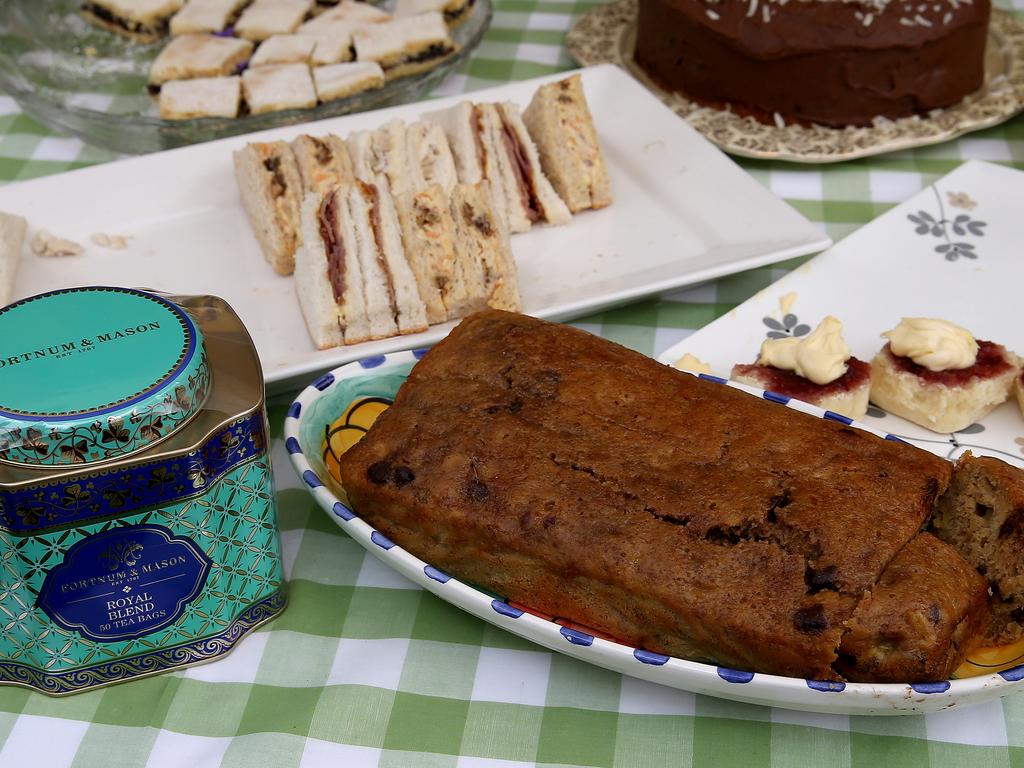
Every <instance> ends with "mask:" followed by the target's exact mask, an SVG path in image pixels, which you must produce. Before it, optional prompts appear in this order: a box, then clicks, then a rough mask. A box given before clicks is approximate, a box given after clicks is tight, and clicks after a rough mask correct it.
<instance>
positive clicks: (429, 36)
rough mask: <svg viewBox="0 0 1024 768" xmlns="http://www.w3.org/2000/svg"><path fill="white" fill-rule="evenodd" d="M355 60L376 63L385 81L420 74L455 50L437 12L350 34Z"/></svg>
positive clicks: (407, 17) (386, 23)
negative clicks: (382, 72) (381, 70)
mask: <svg viewBox="0 0 1024 768" xmlns="http://www.w3.org/2000/svg"><path fill="white" fill-rule="evenodd" d="M352 42H353V45H354V46H355V50H356V59H357V60H358V61H376V62H377V63H378V64H380V66H381V68H382V69H383V70H384V75H385V77H386V78H387V79H389V80H390V79H393V78H396V77H402V76H404V75H411V74H413V73H415V72H422V71H423V70H426V69H430V68H431V67H434V66H436V65H437V63H438V61H440V60H441V59H444V58H446V57H447V56H449V55H451V53H452V52H454V51H455V48H456V45H455V42H454V41H453V40H452V38H451V35H450V34H449V32H448V27H447V25H445V23H444V19H443V18H442V17H441V14H439V13H423V14H419V15H418V16H406V17H404V18H401V19H395V20H393V21H388V22H383V23H380V24H372V25H366V26H364V27H361V28H360V29H357V30H356V31H355V32H354V33H353V34H352Z"/></svg>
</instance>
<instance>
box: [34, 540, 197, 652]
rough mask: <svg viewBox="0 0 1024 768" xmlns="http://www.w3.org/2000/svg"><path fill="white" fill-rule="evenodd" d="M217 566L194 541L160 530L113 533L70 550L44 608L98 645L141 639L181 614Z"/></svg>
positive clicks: (45, 591) (48, 584) (49, 582)
mask: <svg viewBox="0 0 1024 768" xmlns="http://www.w3.org/2000/svg"><path fill="white" fill-rule="evenodd" d="M211 565H212V563H211V561H210V558H208V557H207V556H206V553H204V552H203V551H202V550H201V549H200V548H199V547H198V546H196V544H195V542H193V541H192V540H191V539H187V538H183V537H180V536H175V535H174V534H173V533H172V532H171V531H170V530H168V529H167V528H164V527H163V526H161V525H129V526H124V527H121V528H113V529H111V530H108V531H104V532H103V533H98V534H96V535H95V536H90V537H89V538H87V539H83V540H82V541H79V542H78V543H77V544H75V545H74V546H72V547H71V548H70V549H69V550H68V551H67V554H66V555H65V556H64V562H62V563H61V564H60V565H58V566H55V567H54V568H53V570H51V571H50V572H49V573H48V574H47V575H46V579H45V580H44V581H43V586H42V589H40V590H39V607H40V608H42V609H43V611H45V612H46V615H47V616H49V617H50V618H51V619H52V620H53V621H54V622H55V623H56V624H58V625H60V626H61V627H63V628H64V629H68V630H72V631H75V632H78V633H79V634H81V635H82V637H85V638H87V639H89V640H93V641H95V642H112V641H115V640H128V639H131V638H135V637H141V636H142V635H148V634H149V633H150V632H155V631H157V630H158V629H161V628H163V627H166V626H167V625H168V624H171V623H173V622H174V621H175V620H176V619H177V618H178V617H179V616H181V614H182V612H183V611H184V610H185V606H187V605H188V604H189V603H190V602H191V601H192V600H194V599H195V598H196V597H197V596H198V595H199V593H200V591H201V590H202V588H203V585H204V584H206V577H207V575H208V574H209V573H210V567H211Z"/></svg>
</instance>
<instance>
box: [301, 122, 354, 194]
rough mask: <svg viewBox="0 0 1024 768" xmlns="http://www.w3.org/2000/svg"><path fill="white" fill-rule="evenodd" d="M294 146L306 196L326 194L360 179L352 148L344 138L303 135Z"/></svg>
mask: <svg viewBox="0 0 1024 768" xmlns="http://www.w3.org/2000/svg"><path fill="white" fill-rule="evenodd" d="M291 146H292V153H293V154H294V155H295V163H296V165H297V166H298V169H299V177H300V178H301V179H302V189H303V192H304V193H309V192H318V193H324V192H326V191H327V190H329V189H332V188H333V187H336V186H338V185H339V184H351V183H352V182H353V181H355V180H356V177H355V172H354V171H353V170H352V160H351V159H350V158H349V156H348V147H347V146H345V142H344V141H343V140H342V139H341V138H340V137H338V136H332V135H327V136H306V135H302V136H299V137H298V138H296V139H294V140H293V141H292V145H291Z"/></svg>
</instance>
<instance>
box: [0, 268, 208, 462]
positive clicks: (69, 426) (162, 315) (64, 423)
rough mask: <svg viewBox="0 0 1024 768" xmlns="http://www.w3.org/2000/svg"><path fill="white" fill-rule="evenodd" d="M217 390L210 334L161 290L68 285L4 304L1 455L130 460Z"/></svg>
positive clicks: (0, 319)
mask: <svg viewBox="0 0 1024 768" xmlns="http://www.w3.org/2000/svg"><path fill="white" fill-rule="evenodd" d="M209 389H210V369H209V365H208V362H207V359H206V352H205V348H204V345H203V336H202V333H201V332H200V330H199V328H198V327H197V326H196V324H195V323H194V322H193V321H192V318H191V317H189V315H188V314H187V313H186V312H185V311H184V310H182V309H181V307H179V306H177V305H176V304H173V303H172V302H170V301H167V300H166V299H164V298H162V297H161V296H158V295H156V294H153V293H146V292H144V291H138V290H133V289H129V288H110V287H104V286H90V287H85V288H69V289H66V290H59V291H51V292H50V293H44V294H40V295H39V296H33V297H32V298H28V299H24V300H22V301H19V302H16V303H14V304H11V305H9V306H7V307H4V308H3V309H0V461H3V462H8V463H13V464H19V465H37V466H58V465H65V464H91V463H96V462H101V461H108V460H110V459H118V458H122V457H124V456H127V455H129V454H132V453H135V452H137V451H141V450H144V449H146V448H148V447H150V446H151V445H153V444H154V443H157V442H159V441H160V440H163V439H164V438H165V437H168V436H169V435H171V434H173V433H174V432H175V431H177V429H178V428H179V427H181V426H183V425H184V424H185V422H187V421H188V420H189V419H190V418H192V416H194V415H195V414H196V413H197V412H198V411H199V409H200V408H201V407H202V405H203V402H204V401H205V400H206V396H207V394H208V393H209Z"/></svg>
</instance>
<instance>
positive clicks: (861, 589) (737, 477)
mask: <svg viewBox="0 0 1024 768" xmlns="http://www.w3.org/2000/svg"><path fill="white" fill-rule="evenodd" d="M950 472H951V467H950V465H949V464H948V462H945V461H943V460H942V459H940V458H938V457H935V456H932V455H931V454H928V453H926V452H924V451H920V450H918V449H915V448H912V447H910V446H908V445H905V444H901V443H896V442H892V441H886V440H881V439H879V438H876V437H874V436H872V435H870V434H868V433H865V432H862V431H860V430H857V429H852V428H850V427H847V426H846V425H844V424H841V423H837V422H833V421H826V420H822V419H818V418H815V417H812V416H808V415H806V414H802V413H799V412H797V411H794V410H791V409H788V408H784V407H780V406H778V405H774V404H771V403H767V402H765V401H763V400H761V399H759V398H756V397H751V396H750V395H747V394H745V393H743V392H740V391H737V390H734V389H731V388H727V387H724V386H721V385H719V384H715V383H712V382H707V381H703V380H699V379H697V378H695V377H693V376H690V375H688V374H685V373H681V372H679V371H675V370H673V369H671V368H669V367H667V366H662V365H660V364H658V363H656V362H655V361H653V360H651V359H649V358H647V357H644V356H643V355H640V354H637V353H635V352H632V351H630V350H627V349H625V348H623V347H620V346H618V345H615V344H612V343H610V342H607V341H604V340H602V339H599V338H597V337H594V336H591V335H589V334H586V333H584V332H582V331H578V330H576V329H573V328H571V327H567V326H562V325H556V324H551V323H546V322H543V321H540V320H535V319H533V318H529V317H525V316H521V315H515V314H509V313H504V312H484V313H480V314H477V315H474V316H472V317H471V318H469V319H467V320H465V321H463V323H462V324H461V325H460V326H459V327H458V328H456V329H455V330H454V331H453V332H452V334H451V335H450V336H449V337H448V338H447V339H445V340H444V341H442V342H441V343H440V344H438V345H437V346H436V347H435V348H434V349H433V350H432V351H431V352H429V353H428V354H427V355H426V357H425V358H424V359H423V360H421V361H420V362H419V364H418V365H417V366H416V367H415V368H414V369H413V371H412V373H411V374H410V376H409V378H408V380H407V381H406V383H405V384H404V385H403V386H402V388H401V390H400V391H399V393H398V395H397V398H396V400H395V403H394V405H393V406H392V407H391V408H389V409H388V410H387V411H385V412H384V414H383V415H382V416H381V417H380V418H379V419H378V420H377V422H376V423H375V424H374V426H373V427H372V428H371V429H370V431H369V433H368V434H367V435H366V437H365V438H364V439H363V440H362V441H360V442H359V443H358V444H357V445H356V446H355V447H354V448H352V449H351V450H350V451H349V452H348V453H347V454H346V455H345V460H344V461H343V462H342V468H341V474H342V482H343V485H344V487H345V489H346V492H347V494H348V496H349V500H350V501H351V502H352V505H353V506H354V507H355V509H356V511H357V512H358V513H359V514H360V515H362V516H363V517H364V518H365V519H366V520H367V521H368V522H369V523H370V524H372V525H374V526H376V527H378V528H379V529H380V530H382V531H383V532H384V533H385V534H386V535H387V536H389V537H390V538H391V539H393V540H394V541H396V542H397V543H398V544H399V545H401V546H403V547H405V548H407V549H408V550H409V551H410V552H413V553H414V554H416V555H417V556H419V557H421V558H423V559H424V560H426V561H427V562H430V563H432V564H434V565H436V566H438V567H440V568H443V569H445V570H446V571H448V572H450V573H452V574H454V575H456V576H458V577H460V578H462V579H465V580H468V581H471V582H475V583H478V584H480V585H482V586H486V587H488V588H489V589H491V590H493V591H495V592H498V593H500V594H502V595H506V596H507V597H508V598H509V599H511V600H513V601H516V602H520V603H523V604H525V605H528V606H530V607H532V608H534V609H536V610H538V611H541V612H543V613H546V614H550V615H553V616H559V617H564V618H568V619H572V620H574V621H576V622H579V623H581V624H585V625H588V626H591V627H594V628H595V629H598V630H601V631H603V632H605V633H607V634H610V635H612V636H614V637H617V638H619V639H621V640H623V641H624V642H627V643H629V644H631V645H635V646H638V647H643V648H647V649H650V650H654V651H660V652H663V653H668V654H671V655H673V656H678V657H682V658H689V659H694V660H701V661H710V662H715V663H719V664H723V665H726V666H731V667H736V668H741V669H748V670H755V671H760V672H770V673H776V674H782V675H790V676H799V677H808V678H820V679H836V678H838V677H840V674H845V675H846V676H847V677H848V678H849V679H866V678H867V677H870V678H871V679H874V680H878V681H889V680H894V681H908V680H926V679H940V678H943V677H946V676H948V675H949V674H950V673H951V672H952V670H953V669H955V668H956V666H957V665H958V664H959V663H960V661H961V660H962V657H963V650H964V649H963V646H964V645H965V644H966V643H967V642H968V641H969V639H970V637H971V636H973V635H974V634H976V633H977V629H978V626H979V625H980V624H981V623H983V621H984V615H985V607H984V594H985V585H984V582H983V580H982V579H981V578H980V577H979V576H978V575H977V574H976V573H975V572H974V571H973V570H972V569H971V568H970V567H969V566H967V565H966V564H965V563H963V561H962V559H961V558H960V557H959V556H957V555H956V554H955V553H952V552H951V551H948V548H947V547H945V545H942V544H941V542H939V541H937V540H936V539H934V538H933V537H930V536H918V535H917V534H918V531H919V529H920V528H921V526H922V525H923V524H924V523H925V521H926V519H927V518H928V517H929V515H930V514H931V511H932V508H933V506H934V504H935V501H936V499H937V497H938V495H939V494H941V493H942V491H943V490H944V489H945V488H946V486H947V484H948V482H949V477H950ZM915 537H916V538H915ZM908 542H912V543H913V550H912V551H908V553H907V554H906V555H905V556H904V557H906V558H908V559H909V560H911V561H913V562H920V561H921V560H922V559H923V560H928V559H931V560H932V561H934V564H935V565H934V568H933V570H931V571H926V570H923V569H921V570H918V571H915V572H914V574H915V575H914V578H915V583H916V584H918V585H919V586H918V589H919V590H920V591H921V593H922V594H925V595H929V596H931V595H933V594H934V595H938V597H936V598H935V600H934V610H933V604H932V602H928V603H927V604H924V603H922V602H921V600H920V598H916V599H915V600H914V601H913V604H911V603H906V604H905V605H903V604H900V598H899V596H898V595H895V596H894V597H893V598H892V599H890V598H881V597H879V598H877V601H878V603H879V604H883V603H886V602H887V601H888V603H890V604H892V603H894V602H895V604H892V610H893V611H901V610H904V609H906V611H910V610H911V609H913V610H923V612H924V613H923V615H924V616H926V617H927V616H929V615H935V614H938V618H936V619H935V620H933V621H930V622H929V625H928V627H927V628H926V629H927V631H922V632H919V633H918V634H917V635H916V636H915V635H914V626H915V623H914V621H913V620H912V619H911V620H909V626H910V628H909V629H901V630H900V631H901V632H903V634H904V635H906V636H905V637H901V639H900V641H899V642H893V641H892V638H891V637H889V636H888V635H891V634H892V631H891V630H892V627H890V626H883V625H880V624H879V622H878V616H877V611H874V612H872V611H870V610H867V611H860V612H859V613H857V615H855V612H856V611H857V610H858V604H859V603H861V601H862V599H863V598H864V596H865V595H866V594H868V593H869V592H870V591H871V590H872V589H873V588H874V587H875V585H876V584H878V583H879V581H880V579H882V578H883V574H884V573H885V572H886V569H887V567H889V566H890V564H891V563H892V564H894V566H895V565H896V564H898V562H899V559H898V556H899V555H900V553H901V550H903V549H904V547H905V546H906V545H907V544H908ZM904 570H906V569H904ZM947 585H956V588H955V589H954V590H953V591H955V592H956V593H957V595H958V596H959V597H958V599H946V598H944V597H942V595H944V594H945V592H944V590H946V588H947ZM979 606H980V608H979ZM908 615H909V614H908ZM851 621H853V625H852V626H858V627H861V628H862V631H861V633H860V636H858V637H857V638H853V639H851V642H850V643H849V644H847V646H846V647H844V648H843V663H842V664H841V665H838V666H837V664H836V662H837V654H838V651H839V649H840V645H841V643H842V640H843V635H844V633H845V632H846V631H847V628H848V623H849V622H851ZM905 623H906V622H905ZM887 633H888V635H887ZM853 640H856V641H855V642H854V641H853ZM840 669H841V670H842V672H840V671H839V670H840Z"/></svg>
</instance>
